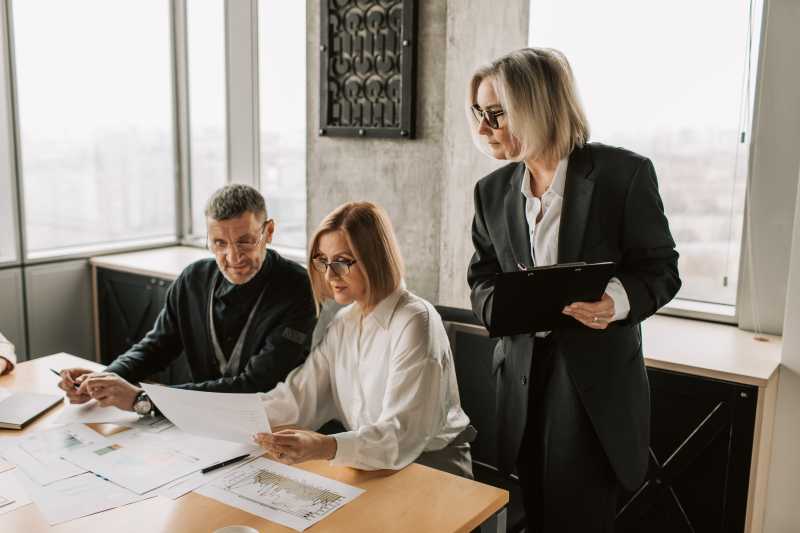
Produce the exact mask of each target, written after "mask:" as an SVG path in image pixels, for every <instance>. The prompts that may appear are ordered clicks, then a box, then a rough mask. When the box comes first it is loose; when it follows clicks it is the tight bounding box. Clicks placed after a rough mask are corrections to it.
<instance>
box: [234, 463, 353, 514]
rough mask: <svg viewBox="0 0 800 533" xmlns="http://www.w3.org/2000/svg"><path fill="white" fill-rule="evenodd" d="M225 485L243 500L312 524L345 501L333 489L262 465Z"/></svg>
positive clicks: (247, 468) (243, 471)
mask: <svg viewBox="0 0 800 533" xmlns="http://www.w3.org/2000/svg"><path fill="white" fill-rule="evenodd" d="M223 482H224V488H225V489H226V490H228V491H230V492H231V493H233V494H236V495H237V496H239V497H240V498H244V499H246V500H248V501H250V502H253V503H257V504H259V505H263V506H265V507H268V508H270V509H274V510H276V511H281V512H284V513H287V514H290V515H292V516H294V517H297V518H300V519H302V520H308V521H313V522H316V521H317V520H320V519H321V518H323V517H324V516H325V515H327V514H328V513H330V512H332V511H334V510H335V509H337V508H338V507H340V506H341V505H343V504H344V503H345V501H346V498H345V496H343V495H341V494H338V493H336V492H334V491H332V490H330V489H326V488H324V487H317V486H314V485H313V484H310V483H309V482H308V481H301V480H299V479H293V478H291V477H289V476H287V475H284V474H280V473H278V472H274V471H272V470H270V469H269V468H268V467H264V465H263V464H262V465H255V464H253V465H245V466H243V467H242V468H240V469H238V470H236V471H235V472H231V475H230V476H227V477H226V478H225V479H224V480H223Z"/></svg>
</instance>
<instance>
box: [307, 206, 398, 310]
mask: <svg viewBox="0 0 800 533" xmlns="http://www.w3.org/2000/svg"><path fill="white" fill-rule="evenodd" d="M331 231H341V232H342V233H344V237H345V239H346V240H347V245H348V246H349V247H350V251H351V252H352V254H353V257H354V259H355V260H356V261H357V263H356V264H355V265H353V266H354V267H356V268H360V269H361V272H363V274H364V278H365V279H366V285H367V304H368V305H369V306H375V305H377V304H378V303H379V302H380V301H381V300H383V299H384V298H386V297H387V296H389V295H390V294H391V293H392V292H394V291H395V290H396V289H397V288H398V287H399V286H400V284H401V283H402V280H403V275H404V267H403V258H402V257H401V256H400V248H399V247H398V246H397V238H396V237H395V234H394V229H393V228H392V222H391V221H390V220H389V216H388V215H387V214H386V212H385V211H384V210H383V209H382V208H381V207H379V206H377V205H375V204H373V203H371V202H349V203H346V204H343V205H340V206H339V207H337V208H336V209H334V210H333V211H332V212H331V213H330V214H329V215H328V216H326V217H325V219H324V220H323V221H322V222H321V223H320V225H319V227H318V228H317V231H316V232H315V233H314V236H313V237H312V239H311V244H310V246H309V248H308V267H309V268H308V272H309V275H310V276H311V289H312V290H313V291H314V301H315V302H316V305H317V312H319V308H320V305H321V304H322V302H324V301H325V300H328V299H330V298H333V294H332V293H331V288H330V285H329V284H328V282H327V281H325V274H322V273H320V272H317V271H316V270H315V269H314V268H313V265H312V261H314V259H315V258H316V257H317V256H318V255H319V254H320V251H319V240H320V237H322V236H323V235H324V234H326V233H329V232H331Z"/></svg>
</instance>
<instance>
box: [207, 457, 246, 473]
mask: <svg viewBox="0 0 800 533" xmlns="http://www.w3.org/2000/svg"><path fill="white" fill-rule="evenodd" d="M248 457H250V454H249V453H246V454H244V455H239V456H238V457H234V458H233V459H228V460H227V461H222V462H221V463H217V464H215V465H211V466H207V467H205V468H203V469H202V470H200V473H201V474H208V473H209V472H212V471H214V470H216V469H218V468H222V467H223V466H228V465H232V464H233V463H236V462H238V461H241V460H242V459H247V458H248Z"/></svg>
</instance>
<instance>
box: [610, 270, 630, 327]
mask: <svg viewBox="0 0 800 533" xmlns="http://www.w3.org/2000/svg"><path fill="white" fill-rule="evenodd" d="M606 294H608V295H609V296H610V297H611V299H612V300H613V301H614V318H613V319H612V322H613V321H616V320H625V319H626V318H628V314H629V313H630V312H631V303H630V301H628V293H627V292H626V291H625V287H623V286H622V282H621V281H620V280H619V278H617V277H613V278H611V279H610V280H608V285H606Z"/></svg>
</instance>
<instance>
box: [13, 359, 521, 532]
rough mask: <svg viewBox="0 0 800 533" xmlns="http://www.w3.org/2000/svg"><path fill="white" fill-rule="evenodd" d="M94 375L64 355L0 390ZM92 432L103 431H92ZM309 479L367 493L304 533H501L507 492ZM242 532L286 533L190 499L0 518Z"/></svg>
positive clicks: (20, 527)
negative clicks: (61, 515)
mask: <svg viewBox="0 0 800 533" xmlns="http://www.w3.org/2000/svg"><path fill="white" fill-rule="evenodd" d="M70 366H83V367H98V368H101V367H100V365H94V364H93V363H90V362H87V361H86V360H84V359H80V358H78V357H74V356H71V355H67V354H57V355H50V356H47V357H41V358H39V359H35V360H33V361H27V362H24V363H20V364H19V365H18V366H17V368H16V370H15V371H14V373H12V374H10V375H8V376H3V377H2V378H0V387H4V388H9V389H17V390H27V391H32V392H53V390H55V386H56V383H57V381H58V378H57V377H56V376H54V375H53V374H52V373H51V372H50V371H49V370H48V369H49V368H51V367H52V368H55V369H60V368H66V367H70ZM60 409H61V407H56V408H54V409H52V410H51V411H50V412H49V413H47V414H46V415H45V416H43V417H42V418H40V419H39V420H37V421H36V422H34V423H33V424H32V425H31V426H29V427H27V428H26V429H25V430H24V431H22V432H19V431H12V430H0V438H3V437H12V436H19V435H20V434H25V433H28V432H30V431H33V430H35V428H42V427H47V425H48V421H49V420H51V419H52V417H54V416H55V415H56V413H57V412H58V411H59V410H60ZM93 427H95V428H96V429H103V428H98V427H96V426H93ZM300 468H303V469H305V470H308V471H310V472H315V473H317V474H321V475H323V476H326V477H329V478H332V479H336V480H338V481H341V482H343V483H347V484H349V485H354V486H356V487H360V488H362V489H365V490H366V492H365V493H364V494H362V495H361V496H359V497H358V498H356V500H355V501H353V502H352V503H350V504H348V505H346V506H344V507H342V508H341V509H339V510H338V511H336V512H335V513H334V514H332V515H331V516H329V517H328V518H326V519H324V520H322V521H321V522H319V523H318V524H317V525H315V526H314V527H312V528H310V529H308V530H307V531H309V532H311V533H313V532H322V531H324V532H326V533H327V532H337V531H340V532H348V533H358V532H375V531H381V532H382V533H393V532H398V533H399V532H411V531H413V532H415V533H417V532H420V533H421V532H427V531H430V532H437V533H440V532H469V531H472V530H473V529H474V528H476V527H478V526H481V524H483V526H481V529H482V530H485V531H505V506H506V504H507V503H508V493H507V492H506V491H504V490H500V489H497V488H495V487H490V486H488V485H483V484H481V483H476V482H474V481H469V480H467V479H463V478H460V477H456V476H453V475H450V474H446V473H444V472H440V471H438V470H433V469H431V468H427V467H424V466H421V465H417V464H412V465H410V466H408V467H407V468H404V469H403V470H400V471H399V472H391V471H377V472H366V471H362V470H355V469H352V468H343V467H333V466H331V465H330V464H329V463H328V462H327V461H310V462H307V463H304V464H302V465H301V466H300ZM233 524H238V525H247V526H250V527H253V528H255V529H257V530H259V531H269V532H270V533H272V532H291V531H294V530H292V529H289V528H286V527H284V526H281V525H278V524H275V523H272V522H270V521H268V520H264V519H262V518H259V517H257V516H254V515H251V514H249V513H246V512H244V511H241V510H239V509H236V508H233V507H229V506H227V505H225V504H223V503H220V502H218V501H216V500H212V499H210V498H206V497H205V496H201V495H199V494H195V493H189V494H187V495H185V496H183V497H181V498H179V499H177V500H169V499H166V498H161V497H157V498H152V499H150V500H145V501H143V502H138V503H134V504H132V505H128V506H126V507H118V508H116V509H112V510H110V511H105V512H102V513H98V514H95V515H92V516H86V517H83V518H80V519H78V520H73V521H71V522H67V523H64V524H60V525H57V526H54V527H52V528H50V527H49V526H48V525H47V522H45V521H44V519H43V518H42V516H41V515H40V514H39V511H38V509H37V508H36V505H35V504H34V505H28V506H26V507H22V508H20V509H17V510H16V511H12V512H10V513H7V514H4V515H0V531H24V532H26V533H28V532H38V531H51V530H52V531H57V532H75V533H88V532H92V531H113V532H114V533H125V532H137V533H139V532H142V531H147V532H155V531H169V532H184V531H185V532H192V533H194V532H210V531H214V530H215V529H217V528H220V527H223V526H227V525H233Z"/></svg>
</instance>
